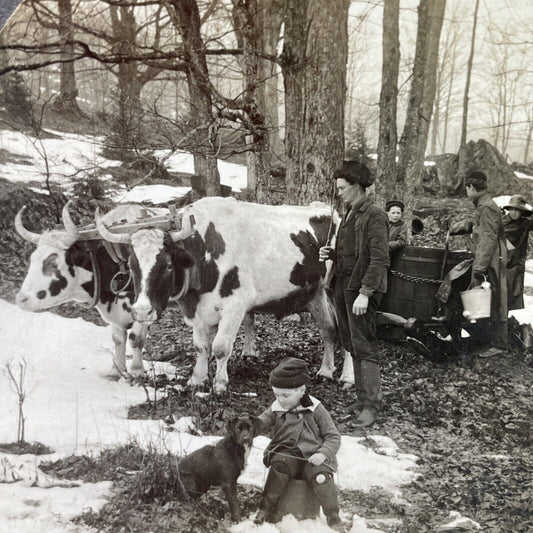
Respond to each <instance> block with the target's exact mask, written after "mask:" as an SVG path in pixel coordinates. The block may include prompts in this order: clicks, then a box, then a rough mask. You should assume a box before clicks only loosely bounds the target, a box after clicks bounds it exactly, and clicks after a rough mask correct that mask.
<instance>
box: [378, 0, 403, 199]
mask: <svg viewBox="0 0 533 533" xmlns="http://www.w3.org/2000/svg"><path fill="white" fill-rule="evenodd" d="M399 17H400V0H385V1H384V7H383V38H382V39H383V40H382V42H383V46H382V58H383V59H382V66H381V94H380V98H379V139H378V164H377V182H376V201H377V202H378V203H380V204H382V205H384V202H386V201H387V200H389V199H391V198H394V197H395V196H396V145H397V143H398V131H397V126H396V113H397V107H398V74H399V69H400V29H399Z"/></svg>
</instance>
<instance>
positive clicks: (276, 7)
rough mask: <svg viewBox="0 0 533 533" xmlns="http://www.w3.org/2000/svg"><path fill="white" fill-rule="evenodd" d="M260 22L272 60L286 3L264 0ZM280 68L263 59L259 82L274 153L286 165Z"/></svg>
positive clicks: (265, 47) (261, 4) (267, 51)
mask: <svg viewBox="0 0 533 533" xmlns="http://www.w3.org/2000/svg"><path fill="white" fill-rule="evenodd" d="M260 6H261V9H260V10H259V22H258V24H260V25H261V28H262V29H263V31H262V50H263V52H265V53H266V54H268V55H270V56H276V55H277V53H278V52H277V51H278V43H279V40H280V32H281V25H282V24H283V11H282V2H279V1H277V0H260ZM278 74H279V66H278V65H277V63H273V62H272V61H267V60H265V59H259V78H260V80H261V81H262V82H263V83H262V85H261V87H260V89H261V90H262V91H263V92H264V95H263V101H264V105H265V108H264V111H263V113H264V116H265V124H266V127H267V129H268V132H269V139H270V149H271V151H272V153H273V154H274V155H275V156H276V159H277V160H281V161H283V158H284V151H285V147H284V145H283V140H282V138H281V136H280V125H279V107H280V106H279V92H280V91H279V89H278V83H279V78H280V76H279V75H278Z"/></svg>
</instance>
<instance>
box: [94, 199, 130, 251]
mask: <svg viewBox="0 0 533 533" xmlns="http://www.w3.org/2000/svg"><path fill="white" fill-rule="evenodd" d="M94 219H95V222H96V227H97V228H98V233H99V234H100V235H101V237H102V238H103V239H105V240H106V241H109V242H113V243H116V244H121V243H122V244H129V243H130V241H131V236H130V234H129V233H112V232H111V231H109V230H108V229H107V227H106V225H105V224H104V221H103V220H102V218H101V217H100V209H99V208H98V207H97V208H96V212H95V213H94Z"/></svg>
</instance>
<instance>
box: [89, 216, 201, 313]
mask: <svg viewBox="0 0 533 533" xmlns="http://www.w3.org/2000/svg"><path fill="white" fill-rule="evenodd" d="M96 226H97V228H98V231H99V233H100V235H101V236H102V237H103V238H104V239H106V240H107V241H109V242H112V243H128V244H130V245H131V254H130V257H129V267H130V271H131V274H132V278H133V285H134V289H135V303H134V304H133V318H134V319H135V320H136V321H138V322H144V323H152V322H155V321H156V320H157V319H158V318H160V317H161V314H162V313H163V311H164V310H165V309H166V307H167V305H168V301H169V299H170V298H171V297H172V298H174V299H179V298H181V297H182V296H183V295H185V294H186V293H187V291H188V290H189V288H190V277H191V276H190V274H191V269H192V267H193V266H194V265H195V262H194V259H193V257H192V256H191V255H190V254H189V253H188V252H187V251H186V250H185V249H184V248H182V247H181V245H180V244H179V243H177V242H174V241H175V240H179V239H180V238H182V233H181V232H166V231H162V230H160V229H157V228H148V229H141V230H138V231H136V232H135V233H133V234H131V235H130V234H127V233H123V234H118V233H113V232H111V231H110V230H109V229H108V228H107V227H106V225H105V224H104V222H103V221H102V219H101V218H100V217H99V214H98V212H97V213H96Z"/></svg>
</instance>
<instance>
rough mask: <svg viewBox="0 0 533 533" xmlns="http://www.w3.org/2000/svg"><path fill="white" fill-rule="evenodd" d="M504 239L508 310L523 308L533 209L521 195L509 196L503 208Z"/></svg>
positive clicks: (532, 225)
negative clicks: (505, 246) (505, 245)
mask: <svg viewBox="0 0 533 533" xmlns="http://www.w3.org/2000/svg"><path fill="white" fill-rule="evenodd" d="M503 209H504V210H505V211H506V213H505V214H504V216H503V225H504V229H505V238H506V239H507V303H508V307H509V310H510V311H511V310H513V309H523V308H524V272H525V269H526V257H527V242H528V238H529V232H530V231H532V230H533V217H532V216H531V214H532V213H533V207H531V205H529V204H528V203H527V201H526V199H525V198H524V197H523V196H522V195H521V194H515V195H513V196H511V198H510V199H509V201H508V202H507V204H506V205H504V206H503Z"/></svg>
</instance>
